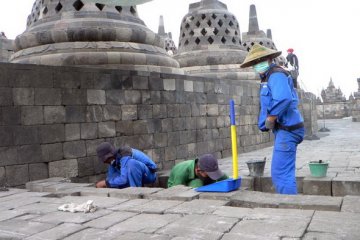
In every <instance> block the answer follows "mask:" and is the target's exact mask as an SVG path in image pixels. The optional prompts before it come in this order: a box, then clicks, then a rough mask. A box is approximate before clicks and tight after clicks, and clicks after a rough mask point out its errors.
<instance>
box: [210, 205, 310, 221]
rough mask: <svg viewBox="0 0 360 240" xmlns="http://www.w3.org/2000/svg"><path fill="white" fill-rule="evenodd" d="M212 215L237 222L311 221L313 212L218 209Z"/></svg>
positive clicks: (226, 207)
mask: <svg viewBox="0 0 360 240" xmlns="http://www.w3.org/2000/svg"><path fill="white" fill-rule="evenodd" d="M213 214H214V215H218V216H222V217H232V218H237V219H239V220H243V219H246V220H261V219H263V220H264V219H268V220H270V219H277V218H294V219H295V218H304V219H311V217H312V216H313V214H314V210H298V209H275V208H241V207H229V206H223V207H219V208H218V209H217V210H216V211H215V212H213Z"/></svg>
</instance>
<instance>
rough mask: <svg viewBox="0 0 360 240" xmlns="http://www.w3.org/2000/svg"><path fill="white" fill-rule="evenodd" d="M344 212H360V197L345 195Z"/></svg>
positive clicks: (342, 208) (342, 209) (342, 207)
mask: <svg viewBox="0 0 360 240" xmlns="http://www.w3.org/2000/svg"><path fill="white" fill-rule="evenodd" d="M341 211H342V212H350V213H360V197H359V196H345V197H344V200H343V204H342V206H341Z"/></svg>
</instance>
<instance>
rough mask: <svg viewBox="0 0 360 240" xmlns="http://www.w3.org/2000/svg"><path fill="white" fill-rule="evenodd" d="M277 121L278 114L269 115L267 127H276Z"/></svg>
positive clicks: (266, 122)
mask: <svg viewBox="0 0 360 240" xmlns="http://www.w3.org/2000/svg"><path fill="white" fill-rule="evenodd" d="M275 121H276V116H268V117H267V118H266V121H265V127H266V128H267V129H270V130H272V129H274V128H275Z"/></svg>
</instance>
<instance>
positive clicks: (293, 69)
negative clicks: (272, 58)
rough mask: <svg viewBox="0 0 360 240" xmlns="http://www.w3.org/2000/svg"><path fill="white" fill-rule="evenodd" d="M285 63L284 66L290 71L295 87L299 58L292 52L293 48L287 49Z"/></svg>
mask: <svg viewBox="0 0 360 240" xmlns="http://www.w3.org/2000/svg"><path fill="white" fill-rule="evenodd" d="M287 54H288V55H287V56H286V63H285V67H287V68H288V69H289V71H290V74H291V77H292V79H293V81H294V87H295V88H297V87H298V86H297V85H298V84H297V78H298V76H299V60H298V58H297V56H296V55H295V53H294V49H292V48H289V49H288V50H287Z"/></svg>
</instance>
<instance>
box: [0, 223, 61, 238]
mask: <svg viewBox="0 0 360 240" xmlns="http://www.w3.org/2000/svg"><path fill="white" fill-rule="evenodd" d="M53 227H55V224H51V223H40V222H32V221H21V220H15V219H10V220H6V221H2V222H0V230H1V231H0V232H1V233H0V234H2V233H6V234H9V235H10V236H15V237H17V238H18V239H24V238H26V237H28V236H31V235H33V234H36V233H40V232H43V231H46V230H48V229H51V228H53ZM0 237H2V236H1V235H0ZM5 239H6V238H5ZM15 239H16V238H15Z"/></svg>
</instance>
